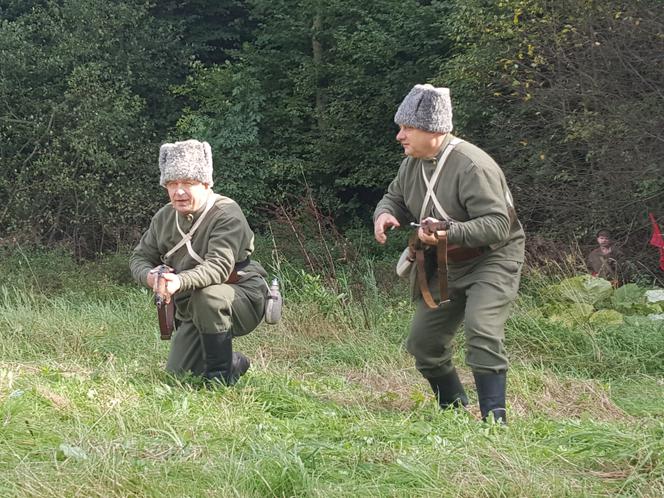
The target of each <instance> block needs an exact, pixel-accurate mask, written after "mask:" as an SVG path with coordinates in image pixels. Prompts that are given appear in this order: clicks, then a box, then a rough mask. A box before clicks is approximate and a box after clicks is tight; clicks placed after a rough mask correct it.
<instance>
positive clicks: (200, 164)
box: [159, 140, 213, 187]
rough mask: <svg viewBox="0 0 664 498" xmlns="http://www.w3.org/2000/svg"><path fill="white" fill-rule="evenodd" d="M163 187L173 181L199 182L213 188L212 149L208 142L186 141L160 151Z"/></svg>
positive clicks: (163, 146) (162, 148)
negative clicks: (187, 180)
mask: <svg viewBox="0 0 664 498" xmlns="http://www.w3.org/2000/svg"><path fill="white" fill-rule="evenodd" d="M159 170H160V171H161V178H160V179H159V184H160V185H161V186H162V187H165V186H166V183H168V182H170V181H172V180H186V179H189V180H198V181H199V182H201V183H207V184H208V185H209V186H210V187H211V186H212V183H213V182H212V148H211V147H210V144H209V143H207V142H199V141H198V140H185V141H184V142H175V143H172V144H163V145H162V146H161V148H160V149H159Z"/></svg>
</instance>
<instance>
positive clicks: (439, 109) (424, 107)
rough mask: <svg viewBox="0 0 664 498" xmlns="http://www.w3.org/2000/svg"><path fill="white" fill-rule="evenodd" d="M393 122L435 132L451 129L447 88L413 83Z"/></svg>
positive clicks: (447, 131) (449, 130)
mask: <svg viewBox="0 0 664 498" xmlns="http://www.w3.org/2000/svg"><path fill="white" fill-rule="evenodd" d="M394 122H395V123H396V124H398V125H403V126H412V127H413V128H419V129H420V130H424V131H430V132H435V133H449V132H451V131H452V100H451V99H450V89H449V88H435V87H434V86H432V85H429V84H427V85H415V86H414V87H413V89H412V90H411V91H410V93H409V94H408V95H406V98H405V99H403V102H401V105H400V106H399V109H397V113H396V114H395V115H394Z"/></svg>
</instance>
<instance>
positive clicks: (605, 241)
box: [597, 235, 611, 247]
mask: <svg viewBox="0 0 664 498" xmlns="http://www.w3.org/2000/svg"><path fill="white" fill-rule="evenodd" d="M597 243H598V244H599V245H600V246H601V247H608V246H610V245H611V239H610V238H609V237H608V236H607V235H600V236H598V237H597Z"/></svg>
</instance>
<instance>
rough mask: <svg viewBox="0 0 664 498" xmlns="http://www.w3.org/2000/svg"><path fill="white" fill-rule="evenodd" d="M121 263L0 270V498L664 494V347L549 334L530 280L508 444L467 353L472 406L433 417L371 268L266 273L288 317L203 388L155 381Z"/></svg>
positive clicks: (143, 313)
mask: <svg viewBox="0 0 664 498" xmlns="http://www.w3.org/2000/svg"><path fill="white" fill-rule="evenodd" d="M12 258H19V260H21V261H23V264H21V265H19V264H17V260H16V259H12ZM28 262H29V263H30V265H29V266H30V269H28ZM124 264H126V258H124V257H123V256H122V255H118V256H116V257H114V259H113V261H111V262H109V261H103V262H101V263H99V264H92V263H88V264H86V265H84V266H78V265H77V264H75V263H73V262H71V261H70V260H68V259H67V258H66V257H65V256H63V255H55V256H54V255H51V256H49V257H46V256H44V255H39V254H38V255H35V256H33V255H31V254H19V255H7V257H6V258H5V259H4V260H3V261H2V263H0V266H1V267H2V268H1V271H2V274H3V277H6V278H3V282H4V283H3V285H2V288H0V424H1V425H0V495H2V496H86V497H87V496H104V497H109V496H118V497H121V496H122V497H125V496H146V497H147V496H149V497H161V496H192V497H193V496H196V497H198V496H242V497H264V496H278V497H282V496H284V497H285V496H298V497H300V496H303V497H306V496H310V497H323V496H324V497H329V496H391V497H393V496H399V497H400V496H403V497H415V496H418V497H419V496H460V497H476V496H487V497H494V496H556V497H557V496H574V497H576V496H609V495H623V496H661V495H662V494H664V461H663V460H662V455H663V454H664V424H663V423H662V416H663V415H664V402H663V401H662V399H664V396H662V395H663V394H664V382H662V370H661V368H662V365H661V364H659V365H658V364H656V362H655V361H654V360H652V361H650V360H649V358H650V359H656V358H657V354H659V352H660V351H661V350H662V349H661V342H658V339H656V338H649V339H643V338H639V337H638V336H637V334H636V331H635V332H631V331H629V330H627V331H620V330H618V331H615V330H612V329H609V328H606V329H604V328H601V327H598V328H594V329H587V330H586V329H583V330H568V329H563V328H560V327H556V326H554V325H552V324H549V323H547V322H546V320H545V319H544V318H543V317H542V316H540V315H538V314H537V305H538V300H539V299H541V296H539V295H538V294H537V293H538V289H539V288H540V287H539V285H538V284H533V286H529V285H530V284H528V283H527V284H526V285H525V293H524V294H523V295H522V297H521V298H520V301H519V303H518V306H517V307H516V310H515V313H514V315H513V317H512V319H511V320H510V322H509V323H508V337H509V347H510V351H511V355H512V359H513V368H512V369H511V370H510V373H509V393H508V397H509V408H510V413H511V417H510V421H511V425H510V426H509V427H507V428H504V427H499V426H493V425H487V424H482V423H481V422H479V421H478V420H477V418H478V413H477V412H478V410H477V407H476V396H475V392H474V389H473V386H472V382H471V378H472V377H471V374H470V372H469V371H468V370H467V369H466V368H465V367H464V366H463V351H462V348H463V344H461V343H460V344H459V351H458V352H457V355H456V359H457V363H458V364H459V365H460V372H461V377H462V380H463V381H464V383H465V384H466V385H467V387H468V391H469V395H470V398H471V403H472V405H471V407H470V410H469V411H468V412H467V413H466V412H462V413H456V412H444V413H443V412H440V411H439V410H438V409H437V407H436V404H435V402H434V400H433V399H432V396H431V394H430V393H429V391H428V388H427V385H426V383H425V382H424V381H423V380H422V379H421V377H420V376H419V374H418V373H417V372H416V371H415V369H414V367H413V361H412V359H411V358H410V357H409V355H408V354H407V353H406V352H405V350H404V348H403V341H404V339H405V336H406V334H407V331H408V326H409V321H410V316H411V313H412V306H411V304H410V303H409V302H408V300H407V299H406V297H407V293H406V292H404V291H405V289H404V288H403V287H402V286H401V284H399V283H395V282H390V283H389V284H386V285H383V281H384V280H382V279H385V280H387V279H389V278H391V275H390V276H388V275H387V273H385V272H383V261H381V260H380V258H374V259H373V260H358V261H356V262H354V263H353V264H354V265H355V266H354V267H343V266H341V265H340V266H339V267H338V268H336V272H335V274H336V276H337V278H336V280H335V282H334V283H333V284H332V283H330V282H328V281H326V280H325V278H324V277H322V276H316V275H315V274H314V273H311V272H309V271H307V270H306V269H303V268H302V267H297V266H295V265H292V266H289V264H288V263H287V262H285V261H282V262H281V263H280V265H279V267H278V268H277V267H276V266H274V267H271V271H272V272H273V273H278V275H279V276H280V278H281V279H282V282H283V288H284V294H285V300H286V308H285V316H284V319H283V321H282V322H281V323H280V324H278V325H276V326H267V325H262V326H261V327H259V329H258V330H256V331H254V332H253V333H252V334H250V335H248V336H246V337H242V338H240V339H238V340H237V341H236V343H235V344H236V348H237V349H239V350H242V351H244V352H245V353H247V354H248V356H249V357H250V358H251V359H252V368H251V369H250V370H249V372H248V374H247V375H246V376H245V377H243V378H242V379H241V380H240V382H239V383H238V384H237V385H236V386H235V387H233V388H225V387H218V388H212V389H208V388H202V387H201V386H200V384H197V383H196V382H195V381H192V380H189V379H183V378H173V377H171V376H169V375H167V374H166V373H164V371H163V366H164V363H165V360H166V357H167V353H168V343H167V342H163V341H160V340H159V338H158V331H157V324H156V316H155V310H154V306H153V305H152V303H151V296H150V295H149V294H148V293H147V292H145V291H144V290H142V289H140V288H138V286H135V285H133V284H130V283H128V282H127V280H126V276H125V275H124V273H123V270H122V269H121V268H120V267H121V266H122V265H124ZM116 265H117V266H116ZM385 265H387V263H385ZM390 266H391V263H390ZM621 333H622V335H620V337H618V336H617V335H616V334H621Z"/></svg>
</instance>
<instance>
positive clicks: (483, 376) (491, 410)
mask: <svg viewBox="0 0 664 498" xmlns="http://www.w3.org/2000/svg"><path fill="white" fill-rule="evenodd" d="M473 376H474V377H475V387H477V399H478V401H479V402H480V412H481V413H482V420H483V421H484V422H486V421H487V420H488V418H489V416H490V415H492V416H493V420H494V421H495V422H496V423H498V424H503V425H506V424H507V410H506V409H505V387H506V382H507V372H500V373H488V374H487V373H476V372H473Z"/></svg>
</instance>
